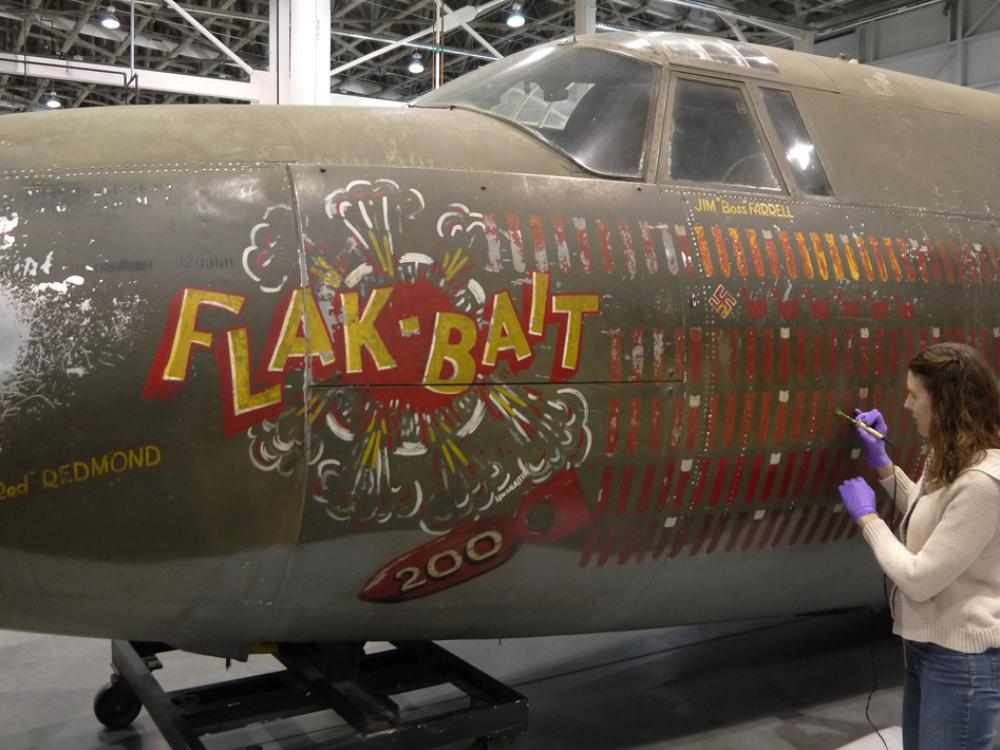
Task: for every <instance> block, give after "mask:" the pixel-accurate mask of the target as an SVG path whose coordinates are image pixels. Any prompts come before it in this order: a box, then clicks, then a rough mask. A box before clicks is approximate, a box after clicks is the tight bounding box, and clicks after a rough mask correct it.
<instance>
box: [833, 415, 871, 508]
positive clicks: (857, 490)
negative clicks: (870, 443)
mask: <svg viewBox="0 0 1000 750" xmlns="http://www.w3.org/2000/svg"><path fill="white" fill-rule="evenodd" d="M876 429H878V428H876ZM837 489H838V490H839V491H840V499H841V500H842V501H843V503H844V507H845V508H847V512H848V513H850V514H851V518H853V519H854V522H855V523H857V522H858V519H859V518H861V516H867V515H868V514H869V513H877V512H878V511H877V510H876V508H875V490H873V489H872V488H871V487H870V486H869V485H868V482H866V481H865V480H864V479H862V478H861V477H855V478H854V479H848V480H847V481H846V482H844V483H843V484H842V485H840V487H838V488H837Z"/></svg>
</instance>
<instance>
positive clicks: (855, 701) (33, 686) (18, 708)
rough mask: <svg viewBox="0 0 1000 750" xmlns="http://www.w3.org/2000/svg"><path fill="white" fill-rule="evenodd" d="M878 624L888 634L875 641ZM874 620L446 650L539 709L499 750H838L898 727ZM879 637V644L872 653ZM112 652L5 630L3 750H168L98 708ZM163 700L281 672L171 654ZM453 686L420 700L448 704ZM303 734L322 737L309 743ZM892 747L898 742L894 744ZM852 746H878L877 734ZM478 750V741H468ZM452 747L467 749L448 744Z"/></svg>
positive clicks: (233, 736)
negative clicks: (176, 692)
mask: <svg viewBox="0 0 1000 750" xmlns="http://www.w3.org/2000/svg"><path fill="white" fill-rule="evenodd" d="M880 628H881V630H880ZM884 632H885V623H884V622H882V623H879V622H877V621H876V620H875V619H874V618H873V616H872V615H870V614H869V613H846V614H842V615H828V616H822V617H810V618H803V619H798V620H794V621H790V620H767V621H754V622H742V623H729V624H725V625H714V626H697V627H685V628H672V629H668V630H655V631H640V632H633V633H618V634H598V635H586V636H566V637H560V638H529V639H517V640H505V641H503V642H502V643H498V642H497V641H451V642H444V643H443V644H442V645H444V646H445V647H446V648H448V649H449V650H451V651H452V652H453V653H456V654H457V655H458V656H460V657H462V658H464V659H466V660H467V661H469V662H471V663H473V664H474V665H475V666H477V667H479V668H480V669H483V670H484V671H486V672H488V673H489V674H491V675H493V676H494V677H497V678H498V679H500V680H502V681H504V682H506V683H507V684H509V685H511V686H513V687H515V688H516V689H517V690H518V691H520V692H521V693H523V694H524V695H526V696H527V697H528V698H529V699H530V701H531V728H530V729H529V731H528V732H527V733H526V734H524V735H521V736H520V737H518V738H516V739H514V740H507V741H502V742H499V743H493V744H492V745H491V747H493V746H496V747H498V748H502V749H503V750H543V749H544V750H619V749H624V748H629V749H630V750H653V749H654V748H655V749H656V750H666V749H668V748H669V749H670V750H696V749H697V750H705V749H710V750H757V749H758V748H759V749H761V750H765V749H766V750H785V749H786V748H795V750H835V749H836V748H842V747H843V746H845V745H848V744H849V743H851V742H853V741H856V740H859V739H860V738H863V737H865V736H866V735H869V734H870V733H871V732H872V728H871V727H870V725H869V724H868V722H867V721H866V719H865V703H866V700H867V697H868V692H869V690H871V689H872V686H873V671H872V663H873V660H874V664H875V668H876V672H877V679H878V684H879V689H878V690H877V691H876V692H875V694H874V697H873V698H872V702H871V710H870V715H871V718H872V720H873V721H874V723H875V725H876V726H877V727H879V728H882V729H886V728H890V727H893V726H894V725H898V724H899V722H900V706H901V687H900V685H901V666H902V664H901V662H902V657H901V651H900V646H899V642H898V641H897V640H896V639H893V638H891V637H890V638H887V637H885V636H884V635H882V633H884ZM873 635H877V638H876V639H875V640H874V641H873ZM109 660H110V656H109V648H108V644H107V643H106V642H101V641H91V640H85V639H73V638H57V637H52V636H42V635H30V634H22V633H8V632H0V749H2V750H110V749H115V750H168V746H167V744H166V743H165V742H164V741H163V739H162V738H161V737H160V736H159V734H158V732H157V730H156V727H155V726H154V725H153V723H152V721H151V720H150V719H149V716H148V715H147V714H146V713H145V712H143V713H142V714H140V716H139V719H138V720H137V721H136V723H135V725H134V727H133V728H132V729H131V730H128V731H117V732H110V731H107V730H104V729H102V728H101V726H100V725H99V724H98V723H97V721H96V719H94V717H93V714H92V712H91V700H92V698H93V694H94V692H95V690H96V689H97V688H98V687H99V686H100V685H101V684H102V683H104V682H105V681H106V680H107V677H108V675H109V668H108V663H109ZM163 660H164V663H165V665H166V668H165V669H164V670H163V671H161V672H158V673H157V676H158V677H159V679H160V680H161V682H162V683H163V685H164V687H165V688H166V689H168V690H172V689H177V688H181V687H185V686H190V685H194V684H201V683H207V682H215V681H219V680H222V679H228V678H232V677H240V676H244V675H246V674H253V673H259V672H265V671H270V670H272V669H274V668H275V667H276V663H275V662H274V661H273V660H271V659H270V658H268V657H254V658H252V659H251V660H250V662H249V663H248V664H239V663H237V664H234V665H233V667H232V669H230V670H229V671H228V672H227V671H226V670H225V667H224V663H223V662H222V661H221V660H218V659H210V658H206V657H198V656H193V655H188V654H167V655H165V656H164V657H163ZM449 695H450V694H449V693H448V692H447V691H446V690H443V691H439V692H438V693H437V694H435V693H434V691H431V692H430V693H426V694H422V695H420V696H419V698H420V699H421V701H423V702H428V701H429V702H432V703H438V702H440V701H442V700H447V699H448V697H449ZM343 732H344V727H343V726H342V725H340V724H339V722H337V720H336V718H335V717H333V716H332V714H315V715H312V716H310V717H305V718H302V719H299V720H296V721H286V722H282V723H281V724H278V725H276V726H273V727H269V728H268V729H266V730H265V729H262V728H253V729H247V730H241V731H240V732H234V733H230V734H229V735H221V736H218V737H209V738H206V740H205V743H206V745H208V746H209V747H210V748H212V749H213V750H215V749H216V748H218V749H219V750H223V749H225V750H230V749H231V748H245V747H247V746H249V745H258V746H259V747H260V748H261V750H300V749H303V748H309V747H314V746H315V742H316V740H318V739H322V738H323V737H331V736H334V735H336V734H342V733H343ZM307 733H311V736H308V735H307ZM886 736H887V744H888V747H889V748H890V750H897V749H898V748H899V747H900V746H899V744H898V734H896V733H894V732H890V733H888V734H887V735H886ZM871 740H872V741H865V742H863V743H862V745H861V746H858V747H852V748H851V750H864V749H867V748H872V750H874V749H875V748H882V747H883V745H882V742H881V741H879V740H878V739H876V738H874V737H872V738H871ZM463 747H468V743H466V744H465V745H463ZM448 750H459V746H451V747H450V748H448Z"/></svg>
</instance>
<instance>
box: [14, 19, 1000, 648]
mask: <svg viewBox="0 0 1000 750" xmlns="http://www.w3.org/2000/svg"><path fill="white" fill-rule="evenodd" d="M998 121H1000V100H998V99H997V98H996V97H993V96H991V95H989V94H986V93H981V92H976V91H970V90H966V89H961V88H959V87H956V86H951V85H947V84H943V83H939V82H934V81H929V80H923V79H918V78H915V77H911V76H906V75H902V74H898V73H894V72H890V71H884V70H878V69H875V68H872V67H868V66H864V65H856V64H852V63H850V62H848V61H844V60H837V59H827V58H822V57H817V56H811V55H806V54H801V53H796V52H789V51H785V50H780V49H770V48H764V47H757V46H753V45H749V44H744V43H740V42H732V41H723V40H715V39H709V38H705V37H693V36H686V35H681V34H674V33H644V34H638V33H636V34H633V33H608V34H601V35H597V36H591V37H585V36H581V37H575V38H571V39H566V40H561V41H558V42H554V43H550V44H545V45H542V46H539V47H536V48H533V49H530V50H528V51H525V52H522V53H519V54H516V55H512V56H510V57H508V58H506V59H504V60H501V61H498V62H496V63H493V64H491V65H488V66H486V67H484V68H481V69H480V70H478V71H475V72H473V73H471V74H469V75H467V76H464V77H462V78H460V79H457V80H455V81H453V82H451V83H449V84H447V85H445V86H443V87H442V88H440V89H438V90H436V91H434V92H432V93H430V94H428V95H426V96H424V97H423V98H421V99H419V100H418V101H417V102H415V103H414V105H413V106H410V107H407V108H400V109H391V110H386V109H377V110H368V109H339V108H308V107H264V106H255V107H242V106H193V107H136V108H116V109H88V110H76V111H68V112H62V113H59V114H55V115H53V114H51V113H44V114H41V113H39V114H24V115H12V116H6V117H3V118H2V119H0V570H2V571H3V575H2V577H0V627H4V628H13V629H23V630H32V631H44V632H53V633H63V634H72V635H81V636H95V637H101V638H113V639H127V640H133V641H157V642H164V643H169V644H171V645H173V646H176V647H178V648H184V649H189V650H193V651H198V652H204V653H211V654H222V655H229V656H237V657H239V656H244V655H246V654H247V653H248V652H250V651H251V650H252V649H254V648H255V647H257V646H258V645H259V644H274V643H296V642H362V641H370V640H381V639H443V638H481V637H496V636H505V637H514V636H534V635H548V634H565V633H578V632H593V631H607V630H617V629H634V628H645V627H657V626H667V625H673V624H685V623H698V622H707V621H718V620H725V619H735V618H748V617H755V616H761V615H776V614H797V613H807V612H817V611H826V610H833V609H838V608H845V607H857V606H875V605H879V604H881V602H882V601H883V585H882V583H883V582H882V576H881V574H880V573H879V571H878V569H877V566H876V565H875V564H874V561H873V559H872V556H871V554H870V552H869V550H868V549H867V548H866V546H865V545H864V544H863V542H862V541H861V540H860V539H859V536H858V533H857V530H856V528H855V527H854V525H853V524H852V523H851V519H850V518H849V516H848V515H847V514H846V513H844V512H841V510H840V504H839V500H838V496H837V493H836V486H837V484H838V483H839V482H840V481H842V480H843V479H845V478H848V477H850V476H854V475H857V474H864V473H865V472H866V471H867V470H866V469H865V468H864V466H863V463H864V462H863V460H862V459H861V458H860V454H859V442H858V441H857V439H856V436H855V435H854V434H853V433H854V430H853V429H852V428H851V427H850V425H849V424H846V423H845V422H843V421H837V418H836V417H835V416H834V410H835V409H837V408H843V409H845V410H850V409H851V408H853V407H871V406H873V405H877V406H879V407H880V408H882V409H883V411H885V412H886V413H887V414H886V417H887V421H888V424H889V435H890V439H891V440H892V442H893V446H894V447H893V458H894V460H895V462H896V463H897V464H898V465H900V466H902V467H904V469H905V470H906V471H908V472H909V473H910V474H911V475H913V474H916V473H917V472H918V471H919V467H920V464H921V462H922V452H921V443H920V439H919V436H918V435H917V433H916V431H915V429H914V428H913V426H912V424H911V423H910V420H909V419H908V418H907V417H906V414H905V412H904V411H903V408H902V404H903V397H904V381H905V375H906V365H907V362H908V361H909V359H910V358H911V357H912V356H913V354H914V353H915V352H917V351H919V349H920V348H921V347H924V346H926V345H928V344H931V343H933V342H937V341H943V340H956V341H965V342H967V343H970V344H972V345H974V346H976V347H978V348H980V349H982V350H983V351H984V353H986V354H987V356H988V358H989V360H990V361H991V362H992V363H993V364H994V365H996V366H998V367H1000V328H998V327H996V325H997V323H998V322H1000V321H998V315H997V313H998V310H1000V308H998V302H997V299H998V298H997V297H995V296H994V295H995V294H996V293H997V291H998V289H1000V258H998V252H1000V242H998V232H997V229H998V227H997V222H998V218H997V210H998V209H1000V197H998V195H997V192H996V188H995V185H996V183H997V175H996V167H995V164H994V163H993V161H992V160H990V159H988V158H985V155H986V154H989V153H990V152H991V149H993V148H995V132H996V127H997V123H998ZM995 201H997V202H998V203H995ZM880 501H881V502H882V503H883V505H881V506H880V508H881V512H882V514H883V515H884V516H885V517H886V518H887V519H889V520H890V521H893V520H895V509H894V508H893V507H892V505H891V503H889V502H888V498H887V497H881V498H880Z"/></svg>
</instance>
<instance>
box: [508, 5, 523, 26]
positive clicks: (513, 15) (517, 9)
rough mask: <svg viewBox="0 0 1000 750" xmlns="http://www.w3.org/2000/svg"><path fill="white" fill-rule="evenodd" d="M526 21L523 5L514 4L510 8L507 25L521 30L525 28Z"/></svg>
mask: <svg viewBox="0 0 1000 750" xmlns="http://www.w3.org/2000/svg"><path fill="white" fill-rule="evenodd" d="M524 20H525V19H524V13H523V11H522V10H521V3H514V4H513V5H512V6H511V8H510V15H509V16H507V25H508V26H510V27H511V28H512V29H519V28H521V27H522V26H524Z"/></svg>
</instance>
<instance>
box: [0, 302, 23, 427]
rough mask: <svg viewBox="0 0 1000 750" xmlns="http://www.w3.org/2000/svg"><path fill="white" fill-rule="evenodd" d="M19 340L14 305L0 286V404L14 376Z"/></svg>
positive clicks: (19, 333)
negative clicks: (9, 381)
mask: <svg viewBox="0 0 1000 750" xmlns="http://www.w3.org/2000/svg"><path fill="white" fill-rule="evenodd" d="M21 338H22V334H21V331H20V328H19V326H18V322H17V318H16V315H15V310H14V304H13V303H12V302H11V301H10V300H9V299H7V297H6V296H5V295H4V293H3V288H2V286H0V403H2V402H3V394H5V393H7V392H8V390H9V387H8V384H7V381H8V380H9V379H10V378H12V377H13V375H14V366H15V365H16V364H17V353H18V350H19V348H20V343H21ZM0 419H2V412H0Z"/></svg>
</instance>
